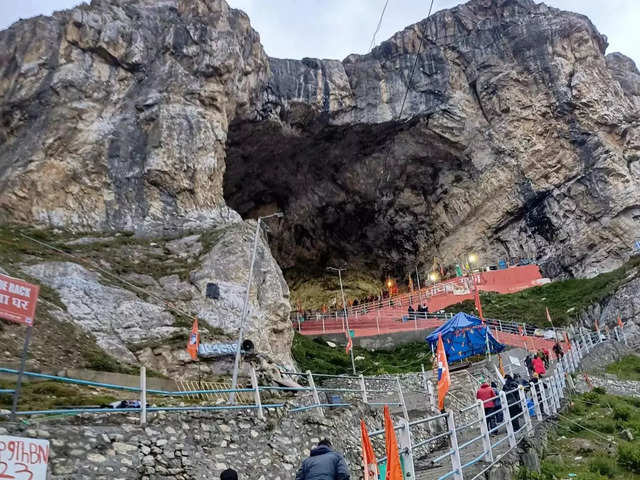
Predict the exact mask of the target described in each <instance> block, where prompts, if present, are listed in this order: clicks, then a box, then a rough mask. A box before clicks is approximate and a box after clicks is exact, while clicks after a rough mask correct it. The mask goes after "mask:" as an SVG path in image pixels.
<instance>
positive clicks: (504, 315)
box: [447, 256, 640, 327]
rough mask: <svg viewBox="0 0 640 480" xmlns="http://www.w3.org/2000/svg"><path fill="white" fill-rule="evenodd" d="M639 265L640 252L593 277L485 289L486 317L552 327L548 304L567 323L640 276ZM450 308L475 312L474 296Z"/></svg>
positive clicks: (558, 321)
mask: <svg viewBox="0 0 640 480" xmlns="http://www.w3.org/2000/svg"><path fill="white" fill-rule="evenodd" d="M638 266H640V256H635V257H633V258H631V260H629V261H628V262H627V263H626V264H625V265H623V266H622V267H620V268H618V269H616V270H613V271H611V272H607V273H602V274H600V275H598V276H597V277H594V278H585V279H579V278H572V279H569V280H559V281H556V282H552V283H548V284H547V285H542V286H540V287H534V288H529V289H527V290H523V291H521V292H517V293H511V294H499V293H495V292H482V293H481V295H480V298H481V300H482V310H483V313H484V315H485V316H487V317H491V318H499V319H500V320H507V321H514V322H526V323H529V324H532V325H538V326H541V327H550V325H549V323H548V322H547V319H546V313H545V307H549V312H550V313H551V318H552V319H553V322H554V324H555V325H566V324H569V323H571V322H572V321H574V320H575V318H576V315H577V314H578V313H580V312H581V311H583V310H585V309H586V308H587V307H589V306H590V305H592V304H594V303H598V302H600V301H602V300H603V299H605V298H607V297H608V296H609V295H611V294H612V293H613V292H614V291H615V290H616V289H617V288H618V287H620V285H622V284H623V283H626V282H627V281H629V280H630V279H632V278H636V277H637V276H639V275H640V272H639V271H638V268H637V267H638ZM447 311H448V312H452V313H455V312H460V311H463V312H466V313H471V314H474V315H475V314H476V310H475V306H474V302H473V300H466V301H464V302H462V303H459V304H457V305H453V306H451V307H449V308H447Z"/></svg>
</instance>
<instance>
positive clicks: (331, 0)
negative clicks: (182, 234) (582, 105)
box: [0, 0, 640, 64]
mask: <svg viewBox="0 0 640 480" xmlns="http://www.w3.org/2000/svg"><path fill="white" fill-rule="evenodd" d="M227 1H228V3H229V4H230V5H231V6H232V7H234V8H240V9H242V10H244V11H245V12H247V14H248V15H249V18H250V19H251V24H252V25H253V27H254V28H255V29H256V30H257V31H258V32H259V33H260V37H261V40H262V44H263V45H264V47H265V50H266V52H267V54H269V55H270V56H272V57H280V58H296V59H299V58H303V57H316V58H334V59H339V60H342V59H343V58H344V57H346V56H347V55H349V54H350V53H366V52H367V51H368V50H369V46H370V44H371V39H372V36H373V32H374V31H375V28H376V25H377V23H378V19H379V17H380V12H381V11H382V8H383V6H384V4H385V1H386V0H227ZM388 1H389V3H388V6H387V10H386V12H385V16H384V19H383V22H382V26H381V28H380V32H379V33H378V35H377V36H376V44H378V43H380V42H381V41H383V40H386V39H387V38H389V37H390V36H391V35H393V33H395V32H397V31H399V30H402V29H403V28H404V27H406V26H407V25H411V24H412V23H415V22H417V21H419V20H421V19H423V18H425V17H426V16H427V10H428V3H429V0H388ZM79 3H82V2H81V1H79V0H0V29H4V28H7V27H8V26H9V25H11V24H12V23H13V22H15V21H16V20H18V19H19V18H28V17H32V16H35V15H40V14H45V15H49V14H50V13H51V12H52V11H54V10H62V9H65V8H71V7H73V6H74V5H77V4H79ZM460 3H464V2H463V1H461V0H434V11H437V10H441V9H444V8H451V7H453V6H455V5H458V4H460ZM545 3H547V4H548V5H551V6H554V7H557V8H561V9H563V10H570V11H574V12H578V13H582V14H585V15H587V16H588V17H589V18H590V19H591V21H592V22H593V23H594V24H595V26H596V27H597V28H598V30H599V31H600V32H601V33H604V34H605V35H607V37H608V39H609V48H608V50H607V52H615V51H618V52H622V53H624V54H625V55H627V56H629V57H631V58H632V59H634V60H635V62H636V64H639V62H640V28H638V23H639V21H640V0H546V1H545Z"/></svg>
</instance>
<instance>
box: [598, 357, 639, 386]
mask: <svg viewBox="0 0 640 480" xmlns="http://www.w3.org/2000/svg"><path fill="white" fill-rule="evenodd" d="M606 371H607V373H613V374H614V375H616V376H617V377H618V378H619V379H621V380H635V381H636V382H640V356H638V355H626V356H624V357H622V358H621V359H620V360H618V361H617V362H615V363H612V364H610V365H607V368H606Z"/></svg>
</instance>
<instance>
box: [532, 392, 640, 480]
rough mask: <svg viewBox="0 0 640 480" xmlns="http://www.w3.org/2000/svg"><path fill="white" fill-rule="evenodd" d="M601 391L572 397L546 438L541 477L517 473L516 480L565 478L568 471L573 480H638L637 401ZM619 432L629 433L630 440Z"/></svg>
mask: <svg viewBox="0 0 640 480" xmlns="http://www.w3.org/2000/svg"><path fill="white" fill-rule="evenodd" d="M603 392H604V390H602V389H594V391H593V392H589V393H585V394H583V395H577V396H575V397H574V398H573V399H572V406H571V408H570V410H569V412H568V413H567V414H566V418H561V419H560V421H559V422H558V425H557V429H556V431H555V433H554V436H553V437H552V438H551V439H550V443H549V445H548V449H547V452H545V458H544V459H543V461H542V469H541V473H539V474H538V473H533V472H528V471H521V472H520V478H521V480H525V479H526V480H529V479H530V480H557V479H565V478H568V475H569V474H571V473H573V474H576V478H577V479H579V480H582V479H585V480H606V479H608V478H611V479H620V480H640V439H639V437H640V399H638V398H630V397H620V396H615V395H607V394H605V393H603ZM574 422H575V423H574ZM576 423H577V424H579V425H581V426H583V427H586V428H588V429H589V430H591V431H587V430H585V429H584V428H581V427H579V426H578V425H576ZM624 430H629V431H630V432H631V433H632V435H633V436H634V440H633V441H632V442H629V441H628V440H627V438H626V436H625V435H624V433H623V431H624ZM593 432H595V433H593Z"/></svg>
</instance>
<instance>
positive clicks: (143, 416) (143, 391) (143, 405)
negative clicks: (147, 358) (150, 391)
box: [140, 367, 147, 425]
mask: <svg viewBox="0 0 640 480" xmlns="http://www.w3.org/2000/svg"><path fill="white" fill-rule="evenodd" d="M146 424H147V369H146V367H140V425H146Z"/></svg>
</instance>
